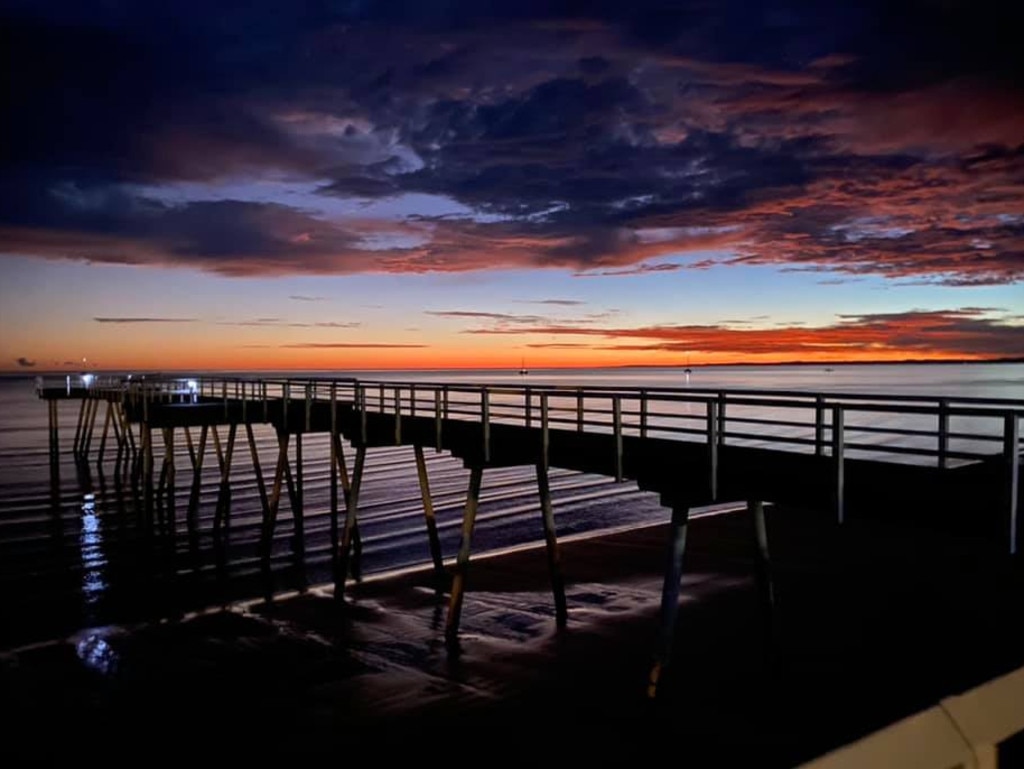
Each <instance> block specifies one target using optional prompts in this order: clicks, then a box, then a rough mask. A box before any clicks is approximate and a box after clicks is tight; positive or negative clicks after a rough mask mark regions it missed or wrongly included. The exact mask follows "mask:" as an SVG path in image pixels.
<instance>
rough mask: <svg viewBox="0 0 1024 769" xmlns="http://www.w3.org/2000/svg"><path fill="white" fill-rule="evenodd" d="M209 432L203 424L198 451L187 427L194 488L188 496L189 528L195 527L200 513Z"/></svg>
mask: <svg viewBox="0 0 1024 769" xmlns="http://www.w3.org/2000/svg"><path fill="white" fill-rule="evenodd" d="M209 432H210V430H209V427H208V426H206V425H203V429H202V430H201V431H200V433H199V450H198V451H196V450H194V449H193V447H192V437H191V435H190V434H189V431H188V428H187V427H186V428H185V440H186V441H187V442H188V444H189V455H190V458H191V459H192V490H191V492H190V493H189V497H188V513H187V520H188V525H189V528H194V527H195V524H196V518H197V515H198V513H199V493H200V491H202V486H203V459H204V458H205V457H206V436H207V434H209Z"/></svg>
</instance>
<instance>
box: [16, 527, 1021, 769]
mask: <svg viewBox="0 0 1024 769" xmlns="http://www.w3.org/2000/svg"><path fill="white" fill-rule="evenodd" d="M768 525H769V536H770V540H771V548H772V557H773V575H774V583H775V591H776V610H775V613H774V616H773V622H772V625H771V627H770V626H769V624H768V623H767V622H766V621H765V620H766V618H765V614H764V612H763V611H762V610H761V609H762V605H761V604H760V603H759V602H758V598H757V595H758V593H757V590H756V589H755V583H754V580H753V576H752V560H751V544H750V537H749V536H748V534H749V521H748V520H747V519H746V516H745V514H743V513H735V514H728V515H721V516H717V517H713V518H705V519H699V520H696V521H694V522H693V523H692V524H691V533H690V540H689V547H688V555H687V561H686V577H685V579H684V587H683V603H682V608H681V610H680V615H679V625H678V630H677V635H676V642H677V643H676V649H675V656H674V661H673V664H672V666H671V667H670V668H669V670H668V672H667V673H666V676H665V678H664V679H663V684H662V687H661V690H660V694H659V696H658V698H657V699H655V700H650V699H648V698H647V697H646V692H645V686H646V680H647V674H648V671H649V667H650V663H651V659H652V657H651V655H652V652H653V650H654V642H655V637H656V633H657V629H658V627H657V613H658V604H659V600H660V589H661V577H660V574H661V569H662V565H663V559H664V556H665V547H666V530H665V529H664V528H662V527H654V528H648V529H643V530H635V531H630V532H626V533H620V534H614V535H605V536H602V537H599V538H592V539H587V540H581V541H573V542H565V543H563V545H562V559H563V569H564V573H565V576H566V581H567V585H566V590H567V596H568V602H569V610H570V616H569V627H568V628H567V629H566V630H565V631H564V632H561V633H558V632H556V630H555V621H554V610H553V602H552V599H551V595H550V592H549V591H548V587H547V572H546V564H545V558H544V553H543V550H530V551H522V552H517V553H514V554H507V555H502V556H497V557H492V558H489V559H481V560H478V561H475V562H474V563H473V566H472V568H471V572H470V578H469V593H468V595H467V598H466V603H465V609H464V613H463V618H462V635H461V638H462V641H461V653H460V654H459V655H457V656H455V657H451V656H449V655H448V654H447V653H446V650H445V646H444V643H443V630H444V627H443V626H444V618H445V608H446V601H445V598H446V594H445V593H444V592H443V591H442V592H440V593H438V592H436V591H435V589H434V586H433V583H432V580H431V575H430V573H429V572H428V571H423V572H417V573H410V574H404V575H398V576H391V577H388V578H386V579H381V580H374V581H370V582H364V583H362V584H360V585H358V586H355V587H354V588H353V589H352V591H351V593H350V596H351V600H350V602H349V604H348V605H347V606H346V607H344V608H343V609H339V608H338V607H337V606H336V605H335V604H334V602H333V600H332V599H331V597H330V592H329V591H327V590H324V591H318V590H311V591H309V592H308V593H306V594H304V595H298V596H292V597H287V596H285V597H280V598H278V599H276V600H275V602H274V603H273V604H270V605H268V604H266V603H263V602H258V603H254V604H250V605H248V606H233V607H228V608H225V609H223V610H218V611H213V612H210V613H207V614H203V615H200V616H193V617H191V618H187V619H184V620H180V621H174V622H169V623H166V624H158V625H154V626H145V627H141V628H138V629H134V630H128V629H124V628H119V629H111V630H109V631H93V632H90V633H83V634H80V635H79V636H77V637H76V638H75V639H72V641H70V642H65V643H53V644H44V645H39V646H36V647H33V648H29V649H23V650H20V651H18V652H16V653H8V654H6V655H2V656H0V691H2V695H0V696H2V700H0V702H2V705H3V709H4V712H3V713H0V719H2V720H0V724H2V729H0V735H2V743H0V750H2V755H0V765H6V766H22V765H27V764H31V763H39V764H47V765H49V764H51V763H52V762H53V761H54V760H56V759H64V760H66V759H75V760H76V763H77V762H79V761H87V762H88V763H89V764H94V763H107V762H111V763H113V762H115V761H117V762H119V761H120V760H123V759H128V760H131V761H133V764H132V765H138V766H142V765H148V764H152V763H161V764H162V763H167V762H170V761H173V762H188V763H190V764H194V765H203V764H206V763H207V761H208V760H210V759H217V760H221V759H222V760H227V759H230V760H231V761H232V765H234V766H244V765H246V764H245V763H244V762H257V763H260V764H265V763H269V762H280V761H302V760H309V761H330V762H331V764H332V765H333V764H338V765H340V764H341V763H343V762H344V761H345V760H346V759H347V758H349V757H359V758H360V759H363V760H366V759H369V760H372V761H391V760H396V759H402V760H410V759H411V760H413V761H415V762H417V763H421V762H422V763H427V764H432V763H435V762H438V761H443V762H445V763H448V762H451V763H453V764H454V763H462V762H474V763H477V762H486V763H488V764H492V763H493V764H498V765H508V764H510V763H512V764H516V763H519V762H520V761H530V762H533V763H535V764H540V765H554V764H562V763H563V762H568V763H567V764H566V765H570V766H572V765H578V766H582V765H585V764H589V765H616V766H617V765H628V764H630V763H637V764H638V763H639V762H640V761H650V762H654V761H657V762H658V763H662V762H665V761H667V762H669V763H671V764H675V765H681V766H700V767H703V766H715V767H719V766H757V767H792V766H796V765H797V764H799V763H801V762H803V761H807V760H809V759H811V758H814V757H816V756H819V755H821V754H822V753H825V752H827V751H829V750H831V749H833V748H836V747H838V746H840V745H843V744H845V743H847V742H849V741H851V740H854V739H856V738H859V737H861V736H864V735H866V734H868V733H869V732H871V731H874V730H875V729H878V728H881V727H883V726H885V725H887V724H889V723H891V722H893V721H895V720H898V719H900V718H902V717H904V716H907V715H910V714H912V713H914V712H916V711H919V710H922V709H924V708H927V707H929V706H931V705H933V704H935V703H936V701H937V700H939V699H940V698H942V697H945V696H948V695H950V694H954V693H957V692H960V691H963V690H966V689H969V688H971V687H973V686H976V685H978V684H980V683H982V682H984V681H986V680H988V679H990V678H992V677H995V676H997V675H1000V674H1003V673H1005V672H1007V671H1009V670H1012V669H1014V668H1016V667H1019V666H1020V665H1022V664H1024V622H1022V619H1024V618H1022V617H1021V615H1022V614H1024V575H1022V570H1021V568H1020V567H1019V566H1015V565H1014V564H1012V563H1011V562H1010V561H1009V560H1008V559H1007V558H1005V557H1003V556H1000V555H998V550H997V549H996V548H994V547H992V546H990V545H988V544H986V543H985V542H982V541H981V540H975V539H972V538H970V537H968V536H967V535H959V536H958V535H957V534H956V533H955V532H930V533H926V532H925V531H923V530H922V529H920V528H914V527H909V526H907V527H900V526H898V525H896V524H892V523H888V524H886V525H882V524H881V523H879V522H877V521H875V522H867V521H851V522H849V523H847V524H846V525H845V526H843V527H842V528H839V527H838V526H836V525H834V524H832V523H831V522H829V521H827V520H824V518H823V517H822V516H820V515H810V514H806V513H801V512H797V511H789V510H781V509H771V508H770V509H769V510H768ZM773 637H774V638H773ZM1016 741H1017V742H1019V740H1016ZM1019 758H1020V751H1019V750H1018V749H1017V748H1016V747H1015V746H1012V745H1007V746H1005V747H1004V748H1003V759H1004V761H1003V763H1002V764H1001V766H1010V765H1017V764H1016V763H1014V762H1016V761H1017V760H1018V759H1019Z"/></svg>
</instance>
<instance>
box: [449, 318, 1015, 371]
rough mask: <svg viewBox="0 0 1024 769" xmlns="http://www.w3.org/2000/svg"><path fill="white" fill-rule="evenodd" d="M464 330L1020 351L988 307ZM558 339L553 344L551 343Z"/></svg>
mask: <svg viewBox="0 0 1024 769" xmlns="http://www.w3.org/2000/svg"><path fill="white" fill-rule="evenodd" d="M466 333H471V334H516V335H547V336H555V337H568V338H570V339H571V338H573V337H580V336H584V337H592V338H595V342H594V343H593V344H592V345H591V347H592V349H602V350H618V351H662V352H679V353H699V354H711V355H727V356H758V355H761V356H765V357H766V358H772V359H778V358H779V357H785V358H788V359H792V360H800V359H804V358H813V359H822V358H830V359H834V360H838V359H843V358H851V359H852V358H861V359H867V358H875V359H887V358H894V357H921V358H943V357H947V358H948V357H963V358H977V359H985V358H997V357H1006V356H1020V355H1024V333H1022V327H1021V326H1020V325H1019V324H1018V323H1015V322H1014V321H1013V320H1012V318H1008V317H1003V316H1002V315H1001V314H1000V311H997V310H994V309H991V308H979V307H965V308H960V309H955V310H911V311H907V312H898V313H877V314H857V315H840V316H839V319H838V321H837V322H836V323H833V324H831V325H826V326H815V327H812V326H805V325H803V324H796V323H792V324H790V325H789V326H783V327H778V326H776V327H772V328H748V327H742V328H735V327H730V326H728V325H677V326H673V325H665V326H644V327H635V328H628V327H618V328H611V327H606V328H585V327H577V326H538V327H525V328H522V327H517V328H514V329H513V328H498V327H495V328H490V329H473V330H469V331H467V332H466ZM562 343H566V342H559V344H562Z"/></svg>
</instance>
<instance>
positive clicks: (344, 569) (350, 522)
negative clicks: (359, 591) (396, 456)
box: [334, 446, 366, 601]
mask: <svg viewBox="0 0 1024 769" xmlns="http://www.w3.org/2000/svg"><path fill="white" fill-rule="evenodd" d="M365 466H366V447H365V446H360V447H359V448H358V449H356V465H355V468H354V470H353V472H352V488H351V490H350V491H349V495H348V499H347V500H346V504H345V508H346V509H345V528H344V529H343V530H342V535H341V552H340V553H339V554H338V570H337V572H336V573H335V575H334V598H335V600H338V601H344V600H345V580H346V579H347V577H348V567H349V552H350V551H351V549H352V539H353V536H354V532H355V529H356V519H357V513H358V509H359V490H360V488H361V487H362V484H363V469H364V468H365Z"/></svg>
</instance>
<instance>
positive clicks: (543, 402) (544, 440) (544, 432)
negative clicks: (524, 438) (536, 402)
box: [540, 392, 551, 471]
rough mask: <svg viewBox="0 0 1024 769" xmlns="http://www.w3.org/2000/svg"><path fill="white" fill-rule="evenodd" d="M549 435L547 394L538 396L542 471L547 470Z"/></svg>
mask: <svg viewBox="0 0 1024 769" xmlns="http://www.w3.org/2000/svg"><path fill="white" fill-rule="evenodd" d="M550 437H551V436H550V435H549V434H548V394H547V393H546V392H542V393H541V394H540V457H541V464H542V465H543V466H544V470H545V471H547V469H548V446H549V445H550V444H549V440H550Z"/></svg>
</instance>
